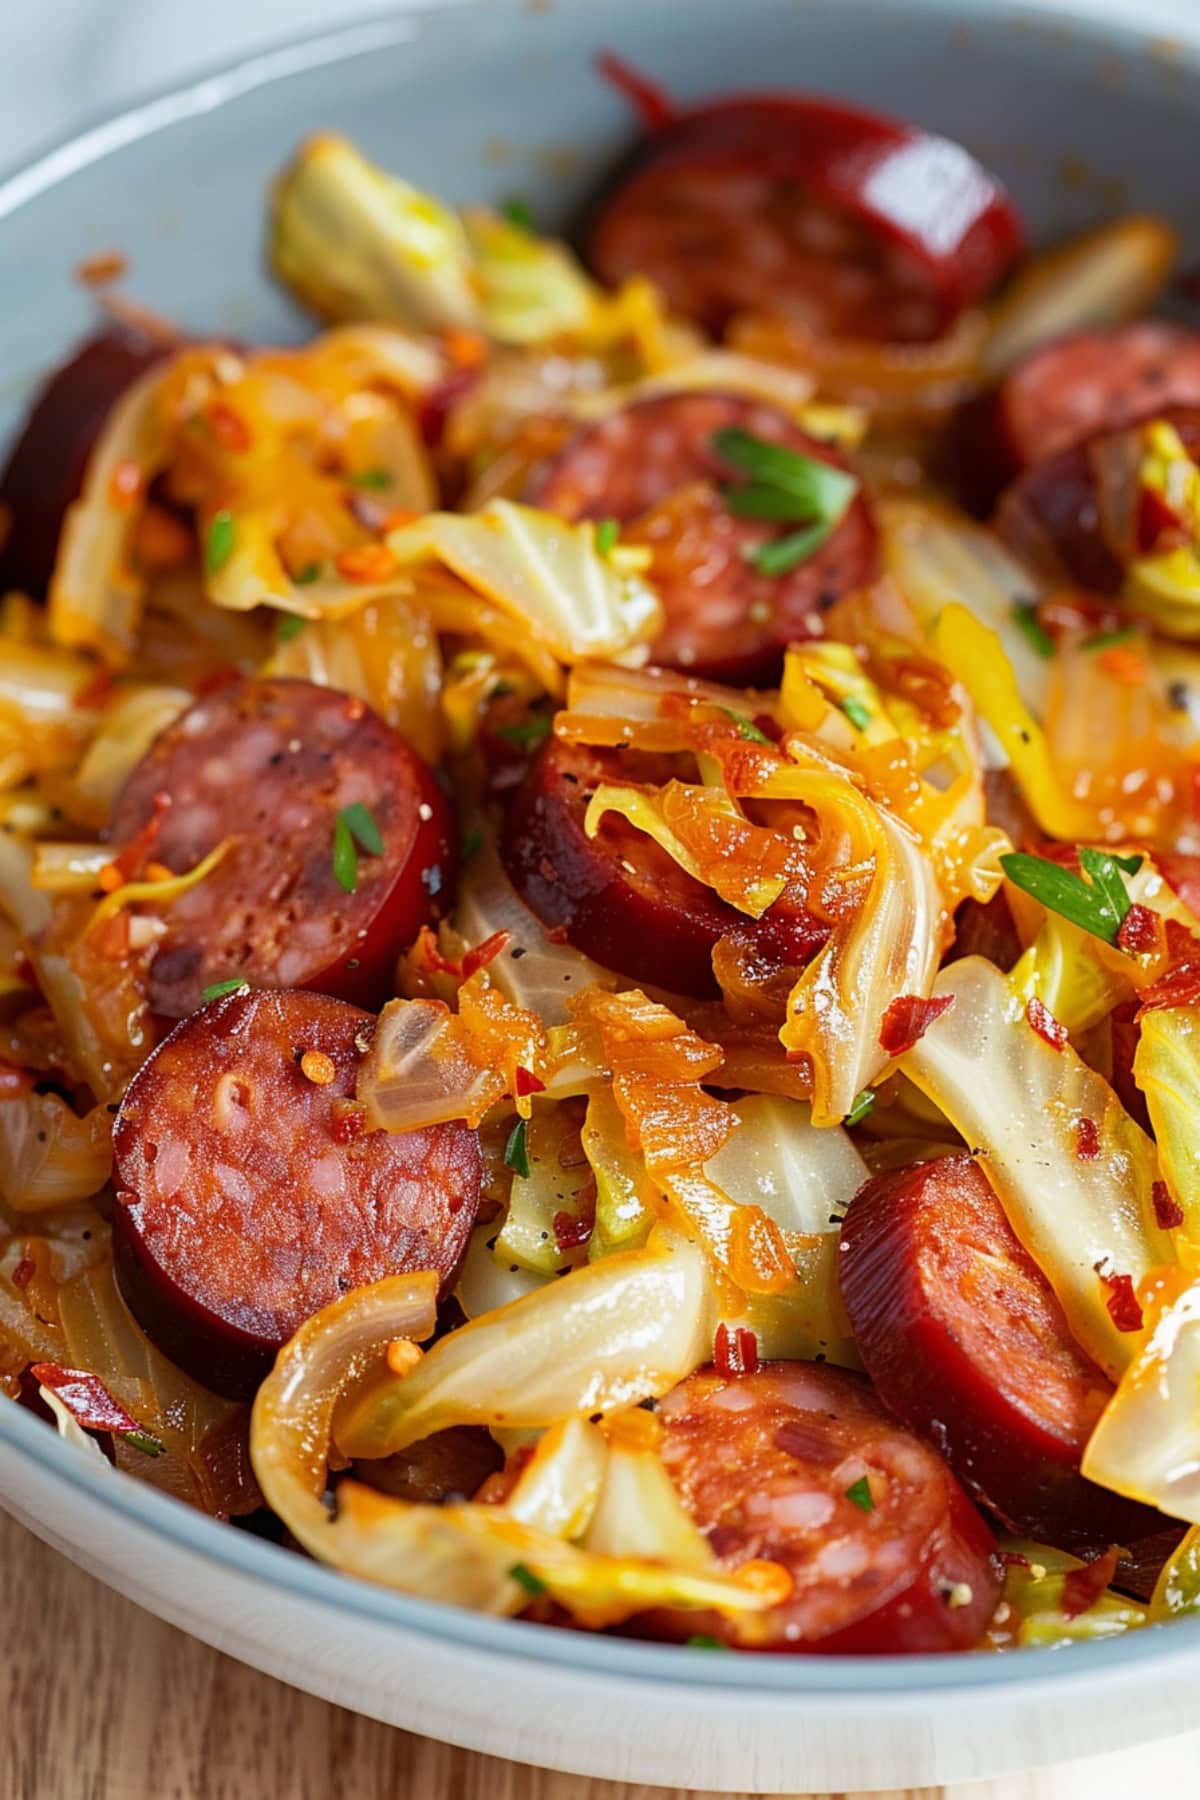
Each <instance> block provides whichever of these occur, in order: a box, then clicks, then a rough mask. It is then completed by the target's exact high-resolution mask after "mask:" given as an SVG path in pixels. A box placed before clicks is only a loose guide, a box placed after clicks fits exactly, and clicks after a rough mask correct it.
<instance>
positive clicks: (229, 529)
mask: <svg viewBox="0 0 1200 1800" xmlns="http://www.w3.org/2000/svg"><path fill="white" fill-rule="evenodd" d="M236 541H237V530H236V528H235V526H234V523H233V514H232V513H231V512H219V513H214V514H213V521H212V524H211V525H210V526H209V528H208V536H207V538H206V539H205V541H204V567H205V569H206V570H207V572H208V573H209V574H210V575H216V574H217V573H218V572H219V571H220V570H221V569H223V568H224V567H225V564H226V563H227V562H228V561H229V559H230V557H231V556H232V555H233V546H234V544H235V542H236Z"/></svg>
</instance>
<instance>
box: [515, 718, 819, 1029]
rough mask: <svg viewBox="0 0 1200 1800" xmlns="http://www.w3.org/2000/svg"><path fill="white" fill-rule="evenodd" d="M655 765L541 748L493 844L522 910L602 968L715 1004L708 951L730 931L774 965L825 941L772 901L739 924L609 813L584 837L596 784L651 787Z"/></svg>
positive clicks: (554, 742)
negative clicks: (497, 847) (760, 912)
mask: <svg viewBox="0 0 1200 1800" xmlns="http://www.w3.org/2000/svg"><path fill="white" fill-rule="evenodd" d="M657 761H658V759H655V758H650V757H646V756H640V755H638V754H636V753H628V754H626V753H621V752H614V751H604V750H594V749H589V748H588V747H587V746H585V745H582V744H566V743H564V742H562V741H561V740H560V739H557V738H551V739H550V740H549V742H548V743H547V744H546V745H545V746H544V748H543V749H542V750H541V751H540V752H539V754H538V757H537V759H536V761H535V762H534V764H533V767H532V768H531V769H530V771H529V773H528V774H527V775H526V777H525V779H524V781H523V782H522V783H521V785H520V786H519V787H518V788H517V789H516V791H515V792H514V794H513V796H512V799H511V802H510V804H509V810H508V814H507V817H506V819H505V824H504V831H503V835H502V837H501V842H500V854H501V858H502V860H503V862H504V866H505V869H506V870H507V872H508V877H509V880H510V881H511V882H512V884H513V886H514V887H515V888H516V890H517V892H518V893H519V894H520V896H521V898H522V899H523V900H524V902H525V904H526V905H527V906H528V907H529V908H530V909H531V910H532V911H533V912H535V913H536V914H537V916H538V918H539V919H541V920H542V922H543V923H544V924H546V925H550V926H552V927H558V928H559V929H560V930H561V931H562V932H563V934H564V935H565V937H566V938H567V941H568V942H569V943H571V944H573V945H574V946H575V948H576V949H577V950H582V951H584V952H585V954H586V955H588V956H590V957H592V958H593V959H594V961H596V962H598V963H602V964H603V965H604V967H605V968H609V969H616V970H617V971H618V972H619V973H620V974H622V975H625V976H628V978H629V979H630V980H631V981H642V982H648V983H650V984H651V985H652V986H655V987H660V988H666V989H668V990H669V991H670V992H671V993H675V994H691V995H695V996H696V997H697V998H700V999H704V998H709V997H715V996H716V995H717V993H718V992H719V989H718V986H717V982H716V978H715V976H714V975H713V967H712V953H713V947H714V945H715V944H716V942H717V940H718V938H720V937H723V936H725V935H726V934H727V933H735V934H737V935H738V936H739V937H741V938H745V937H747V936H749V937H750V938H752V939H753V940H754V941H755V942H757V943H761V945H762V948H763V954H764V956H765V957H766V958H767V960H768V961H769V962H770V963H771V964H772V965H780V964H788V965H792V964H794V965H799V966H802V965H803V964H804V963H805V962H807V961H808V959H809V958H810V957H811V956H812V955H814V954H815V952H816V951H817V950H818V949H819V948H820V946H821V944H822V943H823V942H824V941H825V939H826V937H827V936H828V928H827V927H825V926H823V925H821V924H820V923H819V921H817V920H816V919H814V918H813V917H812V916H811V915H810V914H808V913H806V912H803V911H800V910H795V909H791V908H785V906H784V902H783V900H782V899H781V900H780V901H778V902H776V905H775V906H774V907H771V908H769V909H768V910H767V912H765V913H764V914H763V916H762V918H761V919H759V920H750V919H748V918H746V917H745V916H744V915H743V914H741V913H739V912H737V911H736V910H735V909H734V908H733V907H732V906H728V905H727V904H726V903H725V901H723V900H721V899H719V898H718V897H717V895H716V894H715V893H714V892H713V891H712V889H711V888H709V887H706V886H705V885H704V884H703V883H702V882H699V881H697V880H696V879H695V877H694V876H692V875H689V874H688V873H687V871H686V870H685V869H681V868H680V866H679V864H678V863H677V862H675V860H674V859H673V858H672V857H670V856H668V855H667V853H666V851H665V850H663V849H662V848H661V846H660V845H658V844H656V843H655V842H654V840H653V838H650V837H648V836H647V835H646V834H645V832H642V831H638V830H637V828H636V827H635V826H633V825H631V824H630V823H629V822H628V820H627V819H623V818H621V817H620V816H619V815H617V814H614V813H608V814H606V815H605V817H604V819H603V820H602V821H601V824H600V829H599V831H598V833H597V835H596V836H595V837H594V838H589V837H588V835H587V833H586V832H585V830H584V815H585V814H586V812H587V807H588V802H589V800H590V799H591V797H592V794H593V793H594V792H595V790H596V788H597V787H598V786H599V785H600V783H601V782H602V781H612V782H622V783H623V782H646V781H654V780H656V779H659V778H661V776H662V770H661V768H659V767H656V766H655V765H656V763H657Z"/></svg>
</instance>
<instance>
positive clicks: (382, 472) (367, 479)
mask: <svg viewBox="0 0 1200 1800" xmlns="http://www.w3.org/2000/svg"><path fill="white" fill-rule="evenodd" d="M346 481H347V484H348V485H349V486H350V487H355V488H375V489H379V488H390V487H391V485H392V471H391V470H390V469H353V470H351V471H350V473H349V474H347V476H346Z"/></svg>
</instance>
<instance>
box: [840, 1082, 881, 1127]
mask: <svg viewBox="0 0 1200 1800" xmlns="http://www.w3.org/2000/svg"><path fill="white" fill-rule="evenodd" d="M874 1104H875V1095H874V1092H873V1091H872V1089H871V1088H864V1089H863V1091H862V1093H861V1094H855V1096H854V1104H853V1105H852V1106H851V1108H850V1111H849V1112H848V1113H847V1114H846V1117H845V1119H844V1120H843V1121H842V1122H843V1124H845V1125H861V1124H862V1122H863V1120H864V1119H865V1118H866V1116H867V1114H868V1113H869V1112H870V1111H871V1108H872V1107H873V1106H874Z"/></svg>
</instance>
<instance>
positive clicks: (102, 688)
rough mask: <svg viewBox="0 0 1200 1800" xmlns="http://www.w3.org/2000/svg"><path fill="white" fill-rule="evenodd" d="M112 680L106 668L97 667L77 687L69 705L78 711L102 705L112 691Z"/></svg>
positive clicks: (85, 710)
mask: <svg viewBox="0 0 1200 1800" xmlns="http://www.w3.org/2000/svg"><path fill="white" fill-rule="evenodd" d="M114 685H115V684H114V682H113V678H112V675H111V674H110V673H109V671H108V670H107V669H97V670H96V673H95V674H94V675H93V676H91V678H90V679H89V680H87V681H85V682H84V684H83V686H82V687H81V688H77V689H76V691H75V696H74V698H73V699H72V701H71V705H72V706H74V707H77V708H78V709H79V711H80V712H88V711H90V710H91V708H92V707H94V706H103V705H104V702H105V701H106V700H107V699H108V697H109V695H110V694H111V693H112V691H113V687H114Z"/></svg>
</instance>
